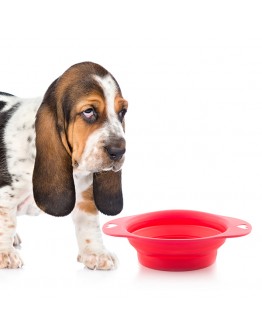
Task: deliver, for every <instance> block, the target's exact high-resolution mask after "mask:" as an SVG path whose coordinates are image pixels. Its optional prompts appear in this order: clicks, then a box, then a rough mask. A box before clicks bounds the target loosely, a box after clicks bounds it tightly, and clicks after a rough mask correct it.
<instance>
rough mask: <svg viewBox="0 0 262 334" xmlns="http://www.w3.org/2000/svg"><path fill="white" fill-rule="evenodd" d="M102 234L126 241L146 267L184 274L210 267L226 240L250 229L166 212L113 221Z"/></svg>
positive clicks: (228, 220) (205, 217)
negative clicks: (187, 271) (124, 238)
mask: <svg viewBox="0 0 262 334" xmlns="http://www.w3.org/2000/svg"><path fill="white" fill-rule="evenodd" d="M103 232H104V233H105V234H107V235H111V236H116V237H126V238H128V240H129V242H130V244H131V245H132V246H133V247H134V248H135V249H136V251H137V255H138V260H139V262H140V263H141V264H142V265H144V266H146V267H149V268H152V269H158V270H170V271H184V270H195V269H201V268H205V267H208V266H210V265H211V264H213V263H214V262H215V260H216V256H217V249H218V248H219V247H220V246H222V245H223V243H224V242H225V240H226V238H233V237H241V236H244V235H247V234H248V233H250V232H251V225H250V224H249V223H247V222H245V221H243V220H240V219H236V218H230V217H224V216H219V215H215V214H210V213H205V212H198V211H188V210H169V211H158V212H150V213H145V214H140V215H136V216H130V217H124V218H118V219H114V220H111V221H109V222H107V223H106V224H105V225H104V226H103Z"/></svg>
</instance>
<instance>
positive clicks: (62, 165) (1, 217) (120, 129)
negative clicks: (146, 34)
mask: <svg viewBox="0 0 262 334" xmlns="http://www.w3.org/2000/svg"><path fill="white" fill-rule="evenodd" d="M126 111H127V101H126V100H125V99H124V98H123V96H122V93H121V90H120V87H119V85H118V83H117V81H116V79H115V78H114V77H113V76H112V75H111V74H110V73H109V72H108V71H107V70H106V69H104V68H103V67H102V66H100V65H98V64H95V63H91V62H83V63H79V64H76V65H73V66H72V67H70V68H69V69H68V70H67V71H66V72H64V73H63V75H62V76H60V77H59V78H58V79H57V80H55V81H54V82H53V83H52V84H51V85H50V87H49V88H48V89H47V92H46V93H45V95H44V98H43V99H21V98H18V97H16V96H13V95H11V94H7V93H0V268H20V267H22V265H23V262H22V260H21V258H20V256H19V254H18V252H17V250H16V249H15V248H14V246H16V245H18V244H19V243H20V238H19V237H18V235H17V234H16V216H17V215H19V214H29V215H35V214H38V213H40V212H41V211H44V212H45V213H47V214H50V215H53V216H66V215H68V214H69V213H71V212H72V218H73V221H74V224H75V230H76V237H77V242H78V247H79V255H78V258H77V259H78V261H79V262H81V263H83V264H84V265H85V266H86V267H88V268H90V269H105V270H108V269H112V268H114V267H115V265H116V258H115V256H114V255H112V254H111V253H110V252H108V251H107V250H106V248H105V247H104V245H103V242H102V235H101V231H100V227H99V221H98V211H100V212H102V213H104V214H106V215H116V214H118V213H119V212H120V211H121V210H122V207H123V197H122V187H121V168H122V165H123V162H124V157H125V148H126V142H125V133H124V116H125V113H126Z"/></svg>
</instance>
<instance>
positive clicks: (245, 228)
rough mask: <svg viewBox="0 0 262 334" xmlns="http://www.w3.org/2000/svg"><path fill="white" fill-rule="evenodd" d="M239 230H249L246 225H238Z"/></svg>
mask: <svg viewBox="0 0 262 334" xmlns="http://www.w3.org/2000/svg"><path fill="white" fill-rule="evenodd" d="M237 227H238V228H242V230H247V229H248V226H247V225H245V224H241V225H237Z"/></svg>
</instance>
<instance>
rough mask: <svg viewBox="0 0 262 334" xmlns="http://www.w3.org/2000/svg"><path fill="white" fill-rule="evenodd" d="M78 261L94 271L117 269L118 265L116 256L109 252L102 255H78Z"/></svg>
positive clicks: (89, 253) (86, 253)
mask: <svg viewBox="0 0 262 334" xmlns="http://www.w3.org/2000/svg"><path fill="white" fill-rule="evenodd" d="M77 261H78V262H81V263H83V264H84V265H85V266H86V267H87V268H89V269H92V270H96V269H98V270H111V269H115V268H116V267H117V263H118V260H117V258H116V256H115V255H113V254H112V253H109V252H107V251H104V252H101V253H94V252H93V253H92V252H90V251H89V252H88V251H85V252H83V253H82V254H79V255H78V257H77Z"/></svg>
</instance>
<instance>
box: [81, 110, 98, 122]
mask: <svg viewBox="0 0 262 334" xmlns="http://www.w3.org/2000/svg"><path fill="white" fill-rule="evenodd" d="M82 114H83V116H84V118H85V120H87V121H88V123H94V122H95V121H96V120H97V113H96V111H95V109H94V108H88V109H86V110H85V111H83V112H82Z"/></svg>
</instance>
